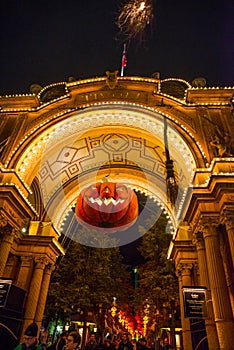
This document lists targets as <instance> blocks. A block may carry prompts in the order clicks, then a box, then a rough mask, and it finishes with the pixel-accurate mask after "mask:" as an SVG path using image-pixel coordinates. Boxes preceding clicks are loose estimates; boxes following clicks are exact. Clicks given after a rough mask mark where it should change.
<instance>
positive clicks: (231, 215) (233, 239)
mask: <svg viewBox="0 0 234 350" xmlns="http://www.w3.org/2000/svg"><path fill="white" fill-rule="evenodd" d="M221 219H222V223H224V224H225V226H226V231H227V235H228V241H229V246H230V251H231V256H232V266H234V209H224V210H223V212H222V215H221Z"/></svg>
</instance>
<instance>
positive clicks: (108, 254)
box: [46, 233, 131, 314]
mask: <svg viewBox="0 0 234 350" xmlns="http://www.w3.org/2000/svg"><path fill="white" fill-rule="evenodd" d="M100 235H102V234H101V233H100ZM102 239H105V238H104V237H103V236H101V237H100V241H101V240H102ZM99 243H100V242H99ZM100 246H102V243H100ZM122 260H123V257H122V255H121V254H120V253H119V248H118V247H116V248H101V247H100V248H94V247H90V246H87V245H82V244H80V243H78V242H75V241H70V244H69V246H68V248H67V251H66V254H65V256H64V257H63V258H62V260H61V261H60V263H59V265H58V266H57V268H56V270H55V271H54V273H53V276H52V279H51V283H50V287H49V292H48V298H47V306H46V310H47V311H48V312H51V311H52V310H53V308H54V309H56V310H63V311H64V312H65V313H66V312H67V313H73V312H76V311H77V310H83V312H84V313H87V312H88V311H92V312H93V313H95V312H98V307H99V306H98V305H100V304H101V305H102V307H103V309H104V310H105V309H106V308H107V307H110V305H111V304H112V302H113V297H116V298H117V302H118V305H121V304H124V303H125V302H126V299H127V298H128V295H129V288H131V284H130V282H129V278H130V275H129V272H128V271H127V266H126V265H124V264H123V261H122ZM120 286H121V288H120ZM48 312H47V313H48ZM60 314H61V312H60Z"/></svg>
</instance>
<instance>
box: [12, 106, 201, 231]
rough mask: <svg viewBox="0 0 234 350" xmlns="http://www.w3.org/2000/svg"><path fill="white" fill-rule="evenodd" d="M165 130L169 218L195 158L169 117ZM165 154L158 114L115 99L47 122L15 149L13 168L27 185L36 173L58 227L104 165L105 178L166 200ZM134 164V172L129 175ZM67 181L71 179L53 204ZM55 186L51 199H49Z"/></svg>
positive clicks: (180, 198) (181, 199) (179, 201)
mask: <svg viewBox="0 0 234 350" xmlns="http://www.w3.org/2000/svg"><path fill="white" fill-rule="evenodd" d="M167 134H168V145H169V150H170V156H171V159H173V161H174V167H175V172H176V177H177V181H178V185H179V194H178V199H177V205H176V207H175V211H174V213H173V214H172V215H173V216H174V221H175V220H176V217H177V218H179V216H180V209H181V206H182V205H183V202H184V200H185V198H186V193H187V189H188V187H189V186H190V184H191V181H192V177H193V172H194V169H195V167H196V164H195V160H194V158H193V155H192V152H191V150H190V149H189V147H188V145H187V144H186V142H185V141H184V139H183V138H182V136H181V135H180V134H179V132H178V131H177V130H176V129H175V128H174V127H173V126H172V124H170V123H168V130H167ZM165 159H166V158H165V146H164V119H163V116H162V115H160V114H159V113H157V112H153V111H151V110H149V109H145V108H142V107H141V108H140V107H139V106H130V105H127V104H126V105H123V104H116V103H115V104H113V105H110V104H108V105H101V106H100V105H99V106H98V107H90V108H87V109H84V110H82V111H80V112H76V113H74V114H71V115H69V117H68V118H66V119H63V120H62V121H60V122H58V123H55V124H54V125H52V126H50V127H48V128H47V129H46V131H43V132H42V133H41V134H40V136H38V137H37V138H36V139H35V140H34V141H33V142H31V144H30V146H29V148H27V149H26V150H25V151H24V152H23V153H22V154H21V157H20V159H19V161H18V164H17V170H18V171H19V174H20V176H21V177H22V178H23V179H24V180H25V182H26V183H28V184H29V185H30V183H31V182H32V181H33V178H34V177H35V176H37V177H38V179H39V183H40V187H41V193H42V197H43V200H44V204H45V206H47V208H48V212H49V213H50V216H52V217H51V220H52V221H53V222H54V223H55V226H57V227H58V226H59V225H60V223H61V222H62V221H63V219H62V218H64V217H65V216H66V213H67V211H68V210H69V209H70V208H71V207H72V205H73V204H74V201H75V200H76V197H77V195H78V193H79V191H80V190H81V189H82V188H83V187H85V186H87V185H89V184H90V183H93V182H96V180H100V177H103V175H104V176H109V175H110V174H109V173H110V169H114V171H112V170H111V176H110V178H111V179H114V180H115V181H123V182H128V183H129V185H131V187H132V188H135V189H137V190H141V191H143V192H145V193H146V194H147V195H150V196H153V197H155V198H156V199H157V200H159V201H160V202H161V203H163V204H164V205H166V203H167V198H166V187H165ZM32 169H33V171H32ZM101 169H105V170H104V171H101V172H100V170H101ZM124 169H125V170H124ZM126 169H128V170H126ZM134 169H135V170H136V169H138V171H139V169H140V173H138V175H134V174H135V172H134V171H135V170H134ZM99 172H100V174H99ZM67 183H70V184H71V183H72V185H70V188H69V190H65V191H64V193H63V195H62V198H63V199H65V200H63V204H60V205H59V206H58V205H56V203H57V201H58V200H61V192H63V190H62V189H64V188H65V187H66V184H67ZM59 191H60V194H59V196H58V197H57V200H54V201H51V198H52V197H53V198H55V197H56V193H59ZM51 202H53V204H52V206H51ZM60 203H61V202H60ZM50 206H51V207H50ZM51 213H53V214H51Z"/></svg>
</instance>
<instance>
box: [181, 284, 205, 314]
mask: <svg viewBox="0 0 234 350" xmlns="http://www.w3.org/2000/svg"><path fill="white" fill-rule="evenodd" d="M182 291H183V299H184V314H185V317H187V318H206V317H207V311H206V288H205V287H187V286H183V287H182Z"/></svg>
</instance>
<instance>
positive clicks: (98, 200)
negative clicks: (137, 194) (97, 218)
mask: <svg viewBox="0 0 234 350" xmlns="http://www.w3.org/2000/svg"><path fill="white" fill-rule="evenodd" d="M87 199H88V200H89V201H90V202H91V203H92V204H94V203H97V204H98V205H99V206H100V207H101V206H102V205H103V204H104V205H106V206H108V205H109V204H113V205H114V206H116V205H118V204H120V203H121V204H122V203H124V202H126V199H121V198H119V199H117V200H116V199H114V198H113V197H111V198H106V197H104V198H100V197H98V198H93V197H87Z"/></svg>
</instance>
